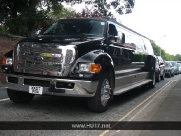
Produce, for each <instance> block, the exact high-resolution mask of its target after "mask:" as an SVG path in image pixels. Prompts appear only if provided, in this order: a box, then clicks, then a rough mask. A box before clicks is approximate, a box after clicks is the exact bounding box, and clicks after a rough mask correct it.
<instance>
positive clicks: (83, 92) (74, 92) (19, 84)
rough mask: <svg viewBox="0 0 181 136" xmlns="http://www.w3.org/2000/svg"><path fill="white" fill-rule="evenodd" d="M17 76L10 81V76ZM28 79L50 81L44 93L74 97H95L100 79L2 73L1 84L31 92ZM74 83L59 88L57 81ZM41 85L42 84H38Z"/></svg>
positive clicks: (0, 75)
mask: <svg viewBox="0 0 181 136" xmlns="http://www.w3.org/2000/svg"><path fill="white" fill-rule="evenodd" d="M9 77H10V78H12V77H14V78H16V79H17V80H18V81H16V83H12V82H9V81H8V78H9ZM25 79H26V80H41V81H49V83H50V86H49V87H43V93H42V94H43V95H56V96H73V97H93V96H94V95H95V92H96V89H97V85H98V81H85V80H70V79H58V78H43V77H33V76H23V75H14V74H6V73H0V82H1V85H2V86H3V87H5V88H9V89H12V90H17V91H24V92H29V86H30V85H27V84H26V83H25V82H24V81H25ZM57 82H63V83H72V84H74V87H73V88H72V89H69V88H57V87H56V83H57ZM37 86H40V85H37Z"/></svg>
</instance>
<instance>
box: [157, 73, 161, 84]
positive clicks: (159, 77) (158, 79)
mask: <svg viewBox="0 0 181 136" xmlns="http://www.w3.org/2000/svg"><path fill="white" fill-rule="evenodd" d="M160 80H161V76H160V73H159V74H158V77H157V78H156V81H157V82H160Z"/></svg>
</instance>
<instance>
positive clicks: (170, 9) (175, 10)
mask: <svg viewBox="0 0 181 136" xmlns="http://www.w3.org/2000/svg"><path fill="white" fill-rule="evenodd" d="M79 7H80V6H79ZM73 8H74V7H73ZM75 9H76V10H77V9H80V8H77V6H76V7H75ZM115 16H116V18H117V20H119V21H121V23H122V24H123V25H125V26H127V27H129V28H131V29H133V30H135V31H137V32H138V33H140V34H142V35H145V36H146V37H148V38H149V39H151V40H153V41H155V43H156V44H157V45H159V46H160V47H161V48H162V49H164V50H165V51H166V53H169V54H171V55H176V54H181V40H180V39H181V37H180V33H181V0H135V6H134V8H133V10H132V13H130V14H124V15H117V14H115Z"/></svg>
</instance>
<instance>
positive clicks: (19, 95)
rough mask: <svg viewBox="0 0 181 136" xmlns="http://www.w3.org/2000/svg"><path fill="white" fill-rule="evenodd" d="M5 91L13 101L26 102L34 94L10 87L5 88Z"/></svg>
mask: <svg viewBox="0 0 181 136" xmlns="http://www.w3.org/2000/svg"><path fill="white" fill-rule="evenodd" d="M7 93H8V96H9V98H10V100H11V101H13V102H14V103H28V102H30V101H31V100H32V99H33V97H34V96H35V95H34V94H30V93H28V92H20V91H15V90H11V89H7Z"/></svg>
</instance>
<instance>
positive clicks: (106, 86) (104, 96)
mask: <svg viewBox="0 0 181 136" xmlns="http://www.w3.org/2000/svg"><path fill="white" fill-rule="evenodd" d="M110 90H111V88H110V83H109V81H108V80H107V79H105V80H104V81H103V83H102V85H101V103H102V105H103V106H106V104H107V103H108V101H109V99H110Z"/></svg>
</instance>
